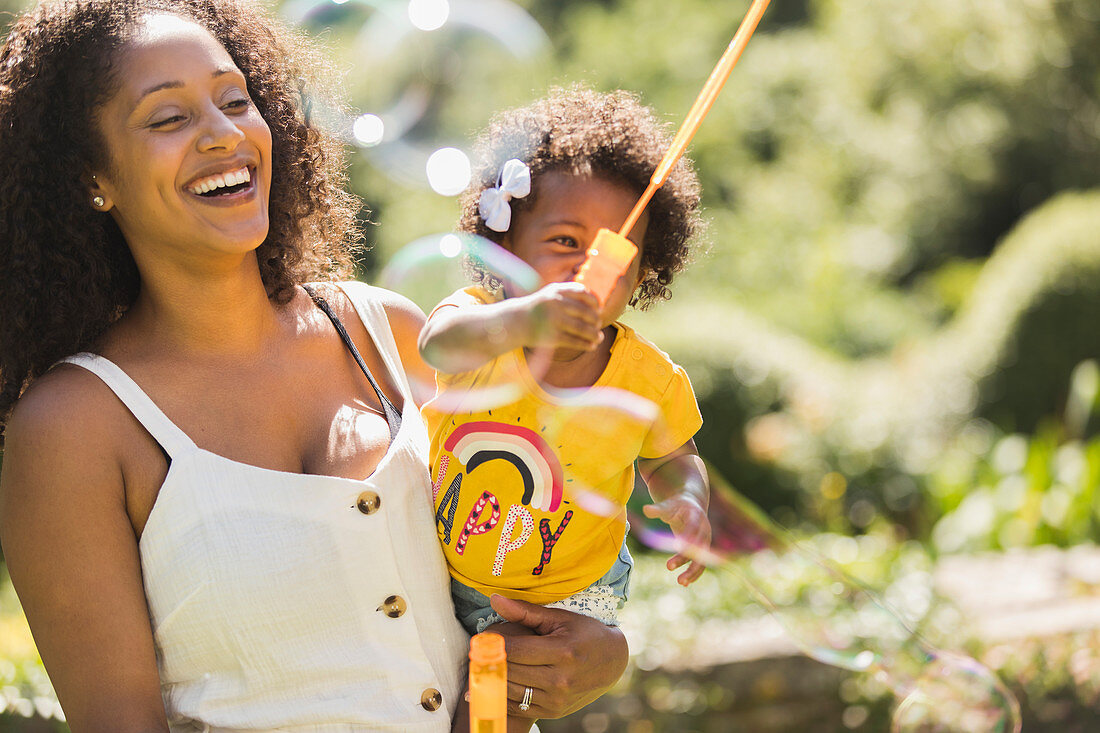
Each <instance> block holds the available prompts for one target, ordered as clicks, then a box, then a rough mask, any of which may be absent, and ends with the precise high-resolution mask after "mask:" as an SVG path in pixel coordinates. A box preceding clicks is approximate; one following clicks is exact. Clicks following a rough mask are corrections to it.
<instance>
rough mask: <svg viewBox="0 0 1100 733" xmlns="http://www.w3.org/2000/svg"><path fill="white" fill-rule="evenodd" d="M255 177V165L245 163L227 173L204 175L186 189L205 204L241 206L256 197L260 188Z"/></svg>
mask: <svg viewBox="0 0 1100 733" xmlns="http://www.w3.org/2000/svg"><path fill="white" fill-rule="evenodd" d="M255 178H256V176H255V166H248V165H243V166H240V167H236V168H231V169H230V170H227V171H226V172H225V173H216V174H213V175H203V176H201V177H199V178H198V179H196V180H195V181H194V182H192V183H190V184H188V185H187V186H186V187H185V188H184V190H186V191H187V192H188V193H190V194H191V195H192V196H194V197H195V198H197V199H198V200H200V201H202V202H203V203H204V204H209V205H211V206H239V205H241V204H244V203H249V202H251V201H253V200H254V199H255V198H256V192H257V191H258V190H259V189H258V187H257V186H256V180H255Z"/></svg>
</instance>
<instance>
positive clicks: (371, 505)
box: [355, 491, 382, 514]
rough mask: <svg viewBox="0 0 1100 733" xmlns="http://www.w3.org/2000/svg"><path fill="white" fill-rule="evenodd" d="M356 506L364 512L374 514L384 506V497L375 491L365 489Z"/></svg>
mask: <svg viewBox="0 0 1100 733" xmlns="http://www.w3.org/2000/svg"><path fill="white" fill-rule="evenodd" d="M355 506H357V507H358V508H359V511H361V512H363V513H364V514H374V513H375V512H376V511H378V509H379V507H381V506H382V497H381V496H379V495H378V494H376V493H374V492H373V491H364V492H363V493H362V494H360V495H359V499H358V500H357V501H356V502H355Z"/></svg>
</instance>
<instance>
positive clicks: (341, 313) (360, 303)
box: [310, 280, 425, 343]
mask: <svg viewBox="0 0 1100 733" xmlns="http://www.w3.org/2000/svg"><path fill="white" fill-rule="evenodd" d="M310 287H311V288H312V289H313V290H314V291H315V292H316V293H317V294H318V295H320V296H321V297H322V298H325V299H326V300H328V301H329V304H330V305H332V306H333V309H334V310H335V311H336V315H337V316H338V317H340V319H341V320H344V319H345V318H346V317H354V316H356V315H358V316H360V317H366V316H368V315H369V313H370V312H371V311H372V310H374V311H375V312H379V309H380V313H381V314H385V317H386V320H387V321H388V322H389V326H390V330H391V331H393V334H394V337H395V338H396V339H397V341H398V343H401V342H402V341H403V340H404V339H405V338H406V337H408V336H409V335H411V336H412V338H413V340H414V341H415V339H416V336H417V335H419V333H420V329H421V327H422V326H423V325H424V320H425V316H424V311H422V310H421V309H420V306H418V305H417V304H416V303H414V302H413V301H412V300H410V299H409V298H407V297H405V296H404V295H401V294H400V293H396V292H394V291H392V290H387V289H386V288H382V287H379V286H377V285H369V284H367V283H365V282H361V281H359V280H344V281H340V282H325V283H310ZM341 294H343V296H344V297H340V296H341Z"/></svg>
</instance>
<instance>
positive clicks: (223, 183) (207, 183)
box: [189, 168, 252, 194]
mask: <svg viewBox="0 0 1100 733" xmlns="http://www.w3.org/2000/svg"><path fill="white" fill-rule="evenodd" d="M251 180H252V175H251V174H250V173H249V172H248V168H241V169H240V170H235V171H229V172H228V173H222V174H220V175H213V176H210V177H209V178H205V179H203V180H201V181H199V182H198V183H194V184H192V185H191V187H190V189H189V190H190V191H191V193H196V194H198V193H209V192H210V191H213V190H214V189H216V188H228V187H230V186H239V185H240V184H242V183H248V182H249V181H251Z"/></svg>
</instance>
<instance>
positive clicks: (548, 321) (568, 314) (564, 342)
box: [524, 282, 603, 351]
mask: <svg viewBox="0 0 1100 733" xmlns="http://www.w3.org/2000/svg"><path fill="white" fill-rule="evenodd" d="M524 300H525V301H526V302H527V306H528V310H527V315H528V319H529V320H528V328H529V332H530V336H529V338H528V343H527V346H530V347H535V346H544V347H551V348H555V349H579V350H581V351H591V350H592V349H594V348H596V346H597V345H599V343H600V342H601V341H602V340H603V334H602V333H601V332H600V326H601V323H600V302H599V301H598V300H597V299H596V296H595V295H593V294H592V293H591V292H589V291H588V290H587V289H586V288H585V287H584V286H583V285H581V284H580V283H576V282H564V283H550V284H549V285H545V286H543V287H542V288H539V289H538V290H536V291H535V292H534V293H531V294H530V295H527V296H524Z"/></svg>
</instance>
